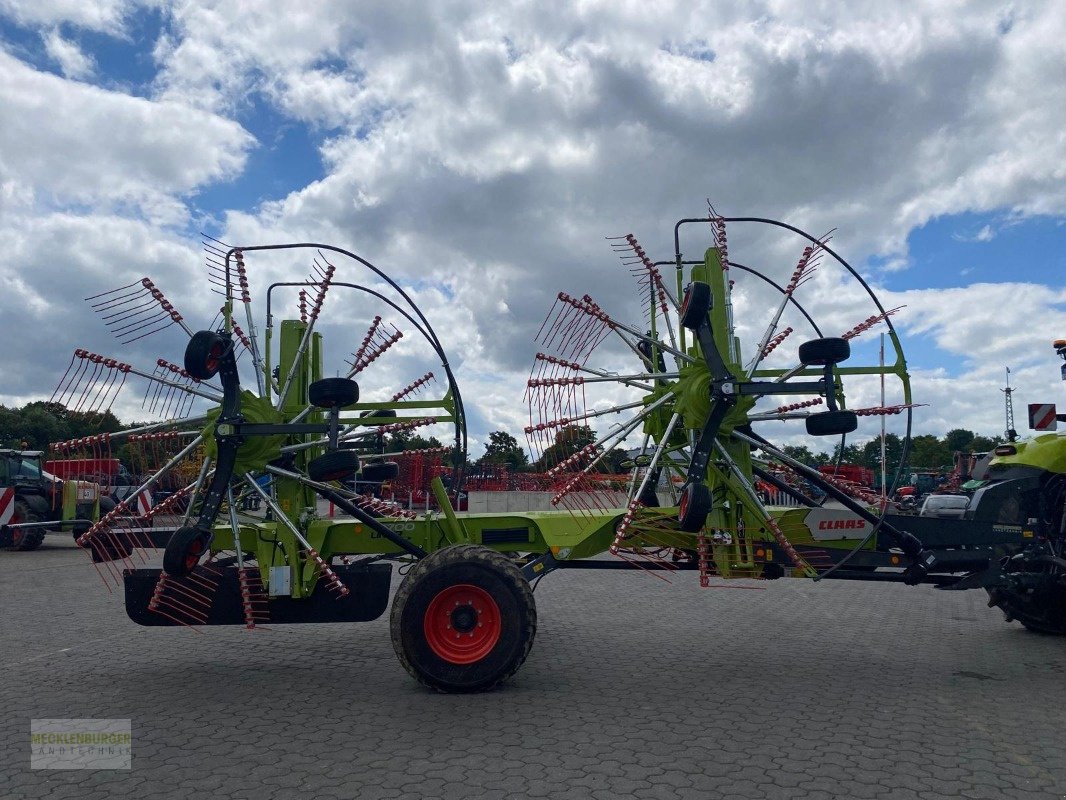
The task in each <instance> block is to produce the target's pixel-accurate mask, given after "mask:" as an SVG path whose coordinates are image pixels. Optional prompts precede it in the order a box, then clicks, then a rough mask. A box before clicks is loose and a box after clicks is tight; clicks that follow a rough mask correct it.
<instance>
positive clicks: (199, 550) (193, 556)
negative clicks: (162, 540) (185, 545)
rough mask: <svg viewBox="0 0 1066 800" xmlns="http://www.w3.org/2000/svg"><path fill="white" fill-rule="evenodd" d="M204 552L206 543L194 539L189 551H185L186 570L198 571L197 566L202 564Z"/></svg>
mask: <svg viewBox="0 0 1066 800" xmlns="http://www.w3.org/2000/svg"><path fill="white" fill-rule="evenodd" d="M203 552H204V543H203V542H202V541H200V540H199V539H193V540H192V541H191V542H189V549H188V550H186V551H185V569H188V570H192V569H196V565H197V564H199V563H200V556H201V555H202V554H203Z"/></svg>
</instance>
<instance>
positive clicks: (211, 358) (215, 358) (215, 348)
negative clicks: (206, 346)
mask: <svg viewBox="0 0 1066 800" xmlns="http://www.w3.org/2000/svg"><path fill="white" fill-rule="evenodd" d="M224 349H225V348H224V347H223V345H222V342H215V343H214V344H213V345H211V350H210V351H209V352H208V354H207V361H206V362H205V363H204V369H205V370H207V371H208V372H217V371H218V368H219V366H220V365H221V364H222V352H223V350H224Z"/></svg>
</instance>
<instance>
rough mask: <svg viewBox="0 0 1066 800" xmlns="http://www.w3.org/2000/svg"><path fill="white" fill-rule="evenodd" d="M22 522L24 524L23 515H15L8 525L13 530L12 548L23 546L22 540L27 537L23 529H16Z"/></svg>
mask: <svg viewBox="0 0 1066 800" xmlns="http://www.w3.org/2000/svg"><path fill="white" fill-rule="evenodd" d="M20 522H22V515H21V514H14V515H12V517H11V520H10V521H9V522H8V523H7V524H8V527H9V528H10V530H11V546H12V547H18V546H19V545H20V544H22V539H23V537H25V535H26V532H25V531H24V530H22V528H19V527H16V526H17V525H18V524H19V523H20Z"/></svg>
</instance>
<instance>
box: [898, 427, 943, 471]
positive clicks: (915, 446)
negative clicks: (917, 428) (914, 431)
mask: <svg viewBox="0 0 1066 800" xmlns="http://www.w3.org/2000/svg"><path fill="white" fill-rule="evenodd" d="M908 461H909V465H910V468H911V469H915V470H927V471H931V470H937V469H942V468H944V467H945V466H947V465H949V464H951V463H952V451H951V450H950V449H948V446H947V443H946V442H944V441H943V440H942V439H938V438H937V437H936V436H934V435H933V434H931V433H923V434H921V435H919V436H915V437H913V438H912V439H911V455H910V458H909V459H908Z"/></svg>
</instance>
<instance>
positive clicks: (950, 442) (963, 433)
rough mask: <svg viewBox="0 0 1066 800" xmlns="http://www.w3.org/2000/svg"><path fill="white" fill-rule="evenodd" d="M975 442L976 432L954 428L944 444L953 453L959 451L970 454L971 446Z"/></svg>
mask: <svg viewBox="0 0 1066 800" xmlns="http://www.w3.org/2000/svg"><path fill="white" fill-rule="evenodd" d="M973 440H974V432H973V431H968V430H966V429H964V428H953V429H952V430H950V431H948V432H947V434H946V435H945V436H944V444H945V445H946V446H947V448H948V450H950V451H951V452H952V453H955V452H957V451H960V450H961V451H963V452H969V449H970V444H971V443H972V442H973Z"/></svg>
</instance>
